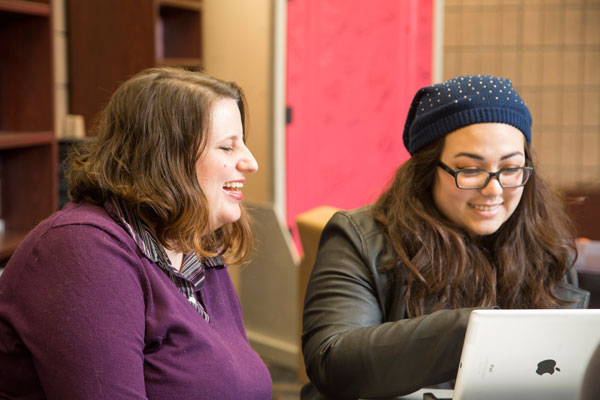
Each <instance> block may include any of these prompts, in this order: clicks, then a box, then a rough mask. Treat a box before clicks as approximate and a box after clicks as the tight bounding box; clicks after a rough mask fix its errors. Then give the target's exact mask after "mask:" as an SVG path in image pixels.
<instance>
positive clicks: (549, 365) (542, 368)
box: [535, 360, 560, 375]
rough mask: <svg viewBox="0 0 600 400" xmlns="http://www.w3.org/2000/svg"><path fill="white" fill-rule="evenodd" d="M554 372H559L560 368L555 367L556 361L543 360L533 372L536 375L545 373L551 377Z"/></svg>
mask: <svg viewBox="0 0 600 400" xmlns="http://www.w3.org/2000/svg"><path fill="white" fill-rule="evenodd" d="M554 371H560V368H558V367H557V366H556V361H555V360H544V361H540V362H539V363H538V365H537V370H536V371H535V372H536V374H538V375H544V374H546V373H547V374H550V375H552V374H553V373H554Z"/></svg>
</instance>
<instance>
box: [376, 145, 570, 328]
mask: <svg viewBox="0 0 600 400" xmlns="http://www.w3.org/2000/svg"><path fill="white" fill-rule="evenodd" d="M443 146H444V138H441V139H439V140H438V141H436V142H434V143H432V144H431V145H429V146H427V147H426V148H423V149H422V150H420V151H418V152H416V153H415V154H413V156H412V157H411V158H410V159H409V160H408V161H406V162H405V163H404V164H403V165H402V166H400V167H399V169H398V170H397V172H396V176H395V178H394V180H393V182H392V184H391V185H390V187H389V188H388V189H386V190H385V191H384V192H383V194H382V195H381V196H380V197H379V198H378V200H377V201H376V203H375V204H374V206H373V210H372V212H373V216H374V218H375V220H377V221H378V222H379V223H380V224H381V226H382V228H383V229H384V231H385V232H386V233H387V236H388V239H389V240H390V243H391V245H392V246H393V248H394V250H395V252H396V255H397V261H396V262H395V263H394V265H391V266H389V267H390V269H392V270H393V271H394V272H399V273H400V274H398V275H396V276H400V277H402V278H401V279H404V280H405V283H406V292H405V303H406V308H407V312H408V315H409V316H411V317H412V316H419V315H423V314H426V313H429V312H432V311H435V310H439V309H447V308H460V307H477V306H500V307H502V308H555V307H557V306H559V305H561V304H563V303H564V301H562V300H560V299H559V298H557V297H556V296H555V294H554V289H555V287H556V286H557V284H558V283H559V282H560V281H561V280H562V279H563V277H564V275H565V273H566V272H567V271H568V269H569V268H570V267H571V266H572V265H573V262H574V260H575V258H576V255H577V249H576V244H575V234H574V228H573V224H572V222H571V221H570V219H569V218H568V216H567V215H566V212H565V210H564V204H563V201H562V198H561V197H560V196H559V194H558V193H557V192H554V191H553V190H552V189H551V188H550V187H549V185H548V184H546V183H545V182H544V180H543V179H542V178H541V177H540V176H539V175H538V174H537V173H534V174H533V175H532V176H531V178H530V179H529V181H528V183H527V185H525V187H524V189H523V195H522V198H521V201H520V203H519V205H518V206H517V208H516V210H515V211H514V213H513V214H512V216H511V217H510V218H509V219H508V220H507V221H506V222H505V223H504V224H503V225H502V226H501V227H500V228H499V229H498V230H497V231H496V232H495V233H493V234H491V235H486V236H480V237H471V236H470V235H469V233H468V232H467V231H466V230H465V229H463V228H461V227H459V226H457V225H456V224H454V223H453V222H451V221H450V220H449V219H447V218H446V217H444V216H443V215H442V214H441V213H440V212H439V211H438V209H437V207H436V206H435V203H434V200H433V194H432V190H433V185H434V183H435V179H436V174H437V161H438V160H439V157H440V155H441V152H442V149H443ZM525 153H526V156H527V158H528V159H529V160H530V164H531V165H532V166H534V164H535V162H534V160H532V152H531V149H530V147H529V146H528V145H527V144H526V147H525Z"/></svg>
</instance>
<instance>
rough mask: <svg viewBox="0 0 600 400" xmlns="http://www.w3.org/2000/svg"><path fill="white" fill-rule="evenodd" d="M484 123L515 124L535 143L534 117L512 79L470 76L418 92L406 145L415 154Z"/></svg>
mask: <svg viewBox="0 0 600 400" xmlns="http://www.w3.org/2000/svg"><path fill="white" fill-rule="evenodd" d="M481 122H501V123H504V124H508V125H512V126H514V127H515V128H517V129H519V130H520V131H521V132H522V133H523V135H525V138H526V139H527V142H529V143H531V114H530V113H529V109H528V108H527V106H526V105H525V102H524V101H523V100H522V99H521V96H519V94H518V93H517V92H516V91H515V89H514V88H513V86H512V82H511V81H510V79H506V78H499V77H496V76H489V75H466V76H458V77H456V78H454V79H450V80H447V81H445V82H442V83H438V84H435V85H432V86H426V87H424V88H421V89H420V90H419V91H418V92H417V94H416V95H415V97H414V99H413V101H412V103H411V105H410V109H409V110H408V116H407V117H406V124H405V125H404V134H403V136H402V137H403V140H404V146H405V147H406V149H407V150H408V152H409V153H410V154H411V155H412V154H414V153H415V152H416V151H418V150H419V149H421V148H422V147H424V146H426V145H428V144H429V143H431V142H433V141H435V140H437V139H439V138H441V137H444V136H446V135H447V134H449V133H451V132H454V131H455V130H457V129H460V128H462V127H464V126H467V125H472V124H477V123H481Z"/></svg>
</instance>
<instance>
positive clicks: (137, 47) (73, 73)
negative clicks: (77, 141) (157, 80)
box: [67, 0, 202, 131]
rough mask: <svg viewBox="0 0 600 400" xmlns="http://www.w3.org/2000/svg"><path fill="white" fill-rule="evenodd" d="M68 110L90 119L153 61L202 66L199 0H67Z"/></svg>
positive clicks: (88, 121) (89, 124) (198, 68)
mask: <svg viewBox="0 0 600 400" xmlns="http://www.w3.org/2000/svg"><path fill="white" fill-rule="evenodd" d="M67 1H68V3H67V30H68V32H69V41H68V43H69V44H68V46H69V48H68V53H69V83H70V97H69V103H70V113H71V114H80V115H83V116H84V118H85V125H86V131H89V129H90V127H91V126H92V124H93V121H94V118H95V117H96V115H97V113H98V112H99V111H100V110H101V109H102V107H103V106H104V105H105V104H106V103H107V102H108V100H109V99H110V96H111V94H112V93H113V92H114V90H115V89H116V88H117V87H118V86H119V84H120V83H122V82H123V81H125V80H126V79H128V78H129V77H131V76H132V75H134V74H135V73H137V72H139V71H140V70H142V69H144V68H148V67H152V66H157V65H173V66H184V67H186V68H189V69H194V70H201V69H202V0H127V1H123V0H97V1H80V0H67Z"/></svg>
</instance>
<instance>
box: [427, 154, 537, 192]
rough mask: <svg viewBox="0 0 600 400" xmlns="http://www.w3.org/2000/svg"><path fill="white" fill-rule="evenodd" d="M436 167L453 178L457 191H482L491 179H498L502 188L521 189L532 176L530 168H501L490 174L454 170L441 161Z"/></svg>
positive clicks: (484, 171) (475, 170) (470, 170)
mask: <svg viewBox="0 0 600 400" xmlns="http://www.w3.org/2000/svg"><path fill="white" fill-rule="evenodd" d="M438 166H439V167H440V168H442V169H443V170H444V171H446V172H447V173H449V174H450V175H452V176H453V177H454V181H455V182H456V187H458V188H459V189H482V188H484V187H486V186H487V184H488V183H489V182H490V179H492V178H493V177H496V178H497V179H498V182H499V183H500V186H502V187H503V188H516V187H521V186H525V184H526V183H527V181H528V180H529V178H530V177H531V175H532V174H533V168H532V167H511V168H502V169H501V170H500V171H496V172H490V171H487V170H485V169H479V168H470V169H457V170H454V169H452V168H450V167H449V166H447V165H446V164H444V163H443V162H441V161H438Z"/></svg>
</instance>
